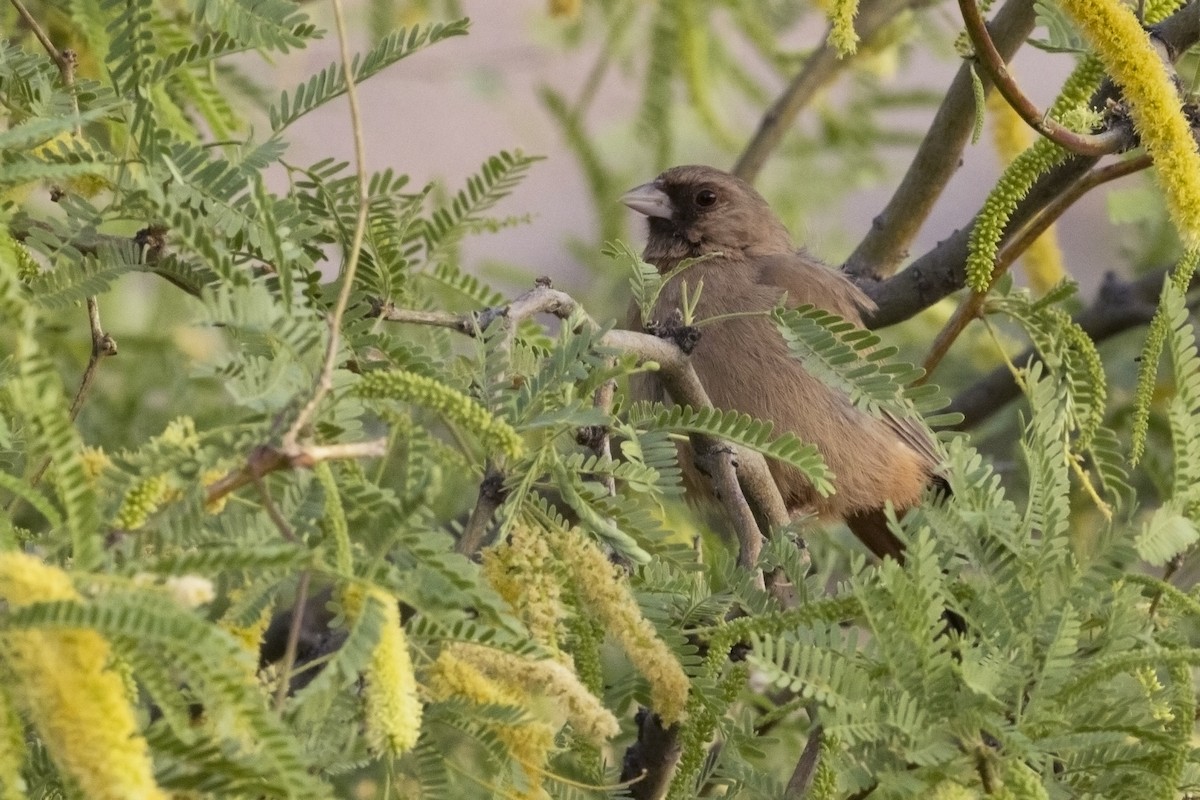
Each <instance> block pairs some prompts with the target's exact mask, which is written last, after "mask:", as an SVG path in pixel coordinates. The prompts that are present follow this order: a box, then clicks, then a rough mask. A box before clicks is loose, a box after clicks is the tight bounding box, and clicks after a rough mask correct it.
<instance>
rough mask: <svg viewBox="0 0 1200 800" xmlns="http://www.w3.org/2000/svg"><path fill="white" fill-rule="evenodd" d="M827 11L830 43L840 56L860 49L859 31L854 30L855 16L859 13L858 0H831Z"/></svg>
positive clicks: (824, 4) (851, 53)
mask: <svg viewBox="0 0 1200 800" xmlns="http://www.w3.org/2000/svg"><path fill="white" fill-rule="evenodd" d="M822 5H823V6H827V8H826V10H825V13H826V15H827V16H828V17H829V43H830V44H831V45H833V47H834V49H835V50H837V51H838V55H839V56H843V57H844V56H849V55H853V54H854V52H855V51H856V50H858V33H857V32H856V31H855V30H854V17H855V16H856V15H857V14H858V0H830V2H829V3H827V4H826V3H823V4H822Z"/></svg>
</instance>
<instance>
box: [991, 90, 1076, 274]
mask: <svg viewBox="0 0 1200 800" xmlns="http://www.w3.org/2000/svg"><path fill="white" fill-rule="evenodd" d="M987 110H988V114H989V116H991V118H992V140H993V142H994V143H995V145H996V153H997V154H998V155H999V156H1000V160H1001V162H1002V163H1004V164H1008V163H1009V162H1011V161H1012V160H1013V159H1014V158H1016V157H1017V156H1018V155H1020V154H1021V153H1023V152H1025V149H1026V148H1028V147H1029V146H1030V145H1031V144H1033V130H1032V129H1031V128H1030V127H1029V126H1028V125H1026V124H1025V120H1023V119H1021V115H1020V114H1018V113H1017V112H1016V111H1014V110H1013V108H1012V106H1010V105H1009V104H1008V101H1007V100H1005V99H1004V96H1003V95H1001V94H1000V93H999V92H992V93H991V94H989V95H988V98H987ZM1021 260H1022V263H1023V264H1024V266H1025V275H1026V277H1028V279H1029V285H1030V286H1032V287H1033V290H1034V292H1036V293H1037V294H1038V295H1042V294H1045V293H1046V292H1047V291H1048V290H1049V289H1050V288H1051V287H1053V286H1054V285H1055V284H1057V283H1058V282H1059V281H1061V280H1062V279H1063V278H1064V277H1066V270H1065V269H1064V268H1063V260H1062V250H1061V249H1060V248H1059V246H1058V234H1057V232H1056V230H1055V226H1054V225H1051V226H1050V227H1049V228H1047V229H1046V232H1045V233H1043V234H1042V235H1041V236H1039V237H1038V238H1037V239H1036V240H1034V242H1033V244H1031V245H1030V246H1029V249H1027V250H1026V251H1025V254H1024V255H1023V256H1022V258H1021Z"/></svg>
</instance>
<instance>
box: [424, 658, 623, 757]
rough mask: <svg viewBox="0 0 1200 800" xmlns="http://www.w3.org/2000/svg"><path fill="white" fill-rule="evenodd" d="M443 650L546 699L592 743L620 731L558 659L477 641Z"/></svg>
mask: <svg viewBox="0 0 1200 800" xmlns="http://www.w3.org/2000/svg"><path fill="white" fill-rule="evenodd" d="M446 649H447V650H448V651H449V652H450V653H451V654H452V655H453V656H454V657H456V658H458V659H460V660H462V661H465V662H467V663H469V664H471V665H472V666H474V667H477V668H478V669H479V670H480V671H482V672H483V673H484V674H485V675H487V676H488V677H491V678H494V679H496V680H497V681H499V682H500V683H502V684H505V685H508V686H519V687H520V688H521V689H522V690H523V691H524V692H525V693H526V694H535V693H536V694H542V695H545V696H546V697H548V698H550V699H551V700H552V701H553V702H554V703H555V705H556V707H558V708H560V709H562V710H564V711H565V712H566V714H567V719H568V721H569V722H570V723H571V727H572V728H574V729H575V731H576V732H577V733H578V734H580V735H581V736H583V737H585V738H587V739H590V740H592V741H593V742H595V743H600V742H604V741H607V740H608V739H611V738H612V737H614V736H616V735H617V733H619V732H620V724H619V723H618V722H617V718H616V717H614V716H613V715H612V712H610V711H609V710H608V709H607V708H605V707H604V706H603V705H601V704H600V701H599V700H597V699H596V698H595V696H593V695H592V693H591V692H589V691H588V690H587V687H585V686H584V685H583V684H582V683H580V681H579V678H578V676H576V675H575V673H574V672H572V671H571V670H570V669H568V668H567V667H565V666H563V665H562V664H561V663H559V662H558V661H555V660H553V659H549V658H547V659H542V660H539V661H533V660H531V659H528V658H522V657H521V656H517V655H513V654H512V653H507V652H505V651H503V650H497V649H495V648H492V647H485V646H483V645H478V644H466V643H456V644H451V645H448V646H447V648H446Z"/></svg>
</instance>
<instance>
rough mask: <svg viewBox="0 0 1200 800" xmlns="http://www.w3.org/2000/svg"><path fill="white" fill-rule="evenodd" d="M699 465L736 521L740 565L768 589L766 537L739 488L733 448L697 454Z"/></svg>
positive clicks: (734, 523) (759, 586)
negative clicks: (762, 559)
mask: <svg viewBox="0 0 1200 800" xmlns="http://www.w3.org/2000/svg"><path fill="white" fill-rule="evenodd" d="M696 462H697V465H698V466H699V467H700V470H701V472H703V474H705V475H707V476H708V479H709V480H710V481H712V484H713V490H714V493H715V494H716V496H717V499H718V500H720V501H721V505H723V506H724V507H725V511H726V513H727V514H728V515H729V517H730V519H731V521H732V522H733V529H734V532H735V533H736V535H737V537H738V559H737V563H738V566H739V567H741V568H743V569H745V570H750V571H752V572H753V573H754V580H755V583H756V585H757V586H758V588H759V589H766V584H765V583H764V581H763V574H762V570H760V569H759V568H758V559H759V556H760V555H762V543H763V535H762V532H761V531H760V530H759V528H758V523H757V522H756V521H755V519H754V511H753V510H751V508H750V504H749V503H747V502H746V496H745V495H744V494H742V487H741V486H739V485H738V476H737V462H736V461H734V455H733V450H732V448H730V447H728V446H724V447H720V448H718V449H716V450H712V451H709V452H707V453H697V454H696Z"/></svg>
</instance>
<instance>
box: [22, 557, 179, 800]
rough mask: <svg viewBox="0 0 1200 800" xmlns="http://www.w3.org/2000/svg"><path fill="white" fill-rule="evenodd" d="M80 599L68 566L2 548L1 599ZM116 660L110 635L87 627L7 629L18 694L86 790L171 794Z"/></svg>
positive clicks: (108, 799) (101, 794)
mask: <svg viewBox="0 0 1200 800" xmlns="http://www.w3.org/2000/svg"><path fill="white" fill-rule="evenodd" d="M77 599H79V595H78V593H77V592H76V591H75V588H74V587H73V586H72V585H71V579H70V577H68V576H67V574H66V573H65V572H63V571H62V570H59V569H57V568H55V567H51V566H48V565H46V564H44V563H42V562H41V561H40V560H38V559H36V558H34V557H33V556H29V555H26V554H24V553H19V552H15V551H10V552H5V553H0V600H3V601H4V602H7V603H8V605H9V606H10V607H12V608H19V607H21V606H25V605H28V604H30V603H37V602H42V601H50V600H77ZM111 660H112V654H111V651H110V649H109V646H108V642H106V641H105V640H104V638H103V637H101V636H100V635H99V634H98V633H96V632H95V631H91V630H87V629H67V630H61V629H50V630H38V629H29V630H12V631H10V632H8V633H5V634H4V635H3V636H0V661H3V663H4V666H5V667H6V668H7V670H6V671H8V672H10V673H11V677H12V681H11V683H10V684H9V685H10V687H11V688H12V690H13V691H14V692H15V700H16V701H17V703H18V704H19V705H20V706H21V708H22V709H23V710H24V711H25V713H26V714H27V715H28V716H29V719H30V720H31V721H32V722H33V725H34V727H35V728H37V730H38V733H39V734H40V736H41V739H42V741H43V742H44V743H45V745H46V749H47V751H48V752H49V753H50V757H51V758H52V759H53V760H54V763H55V764H56V765H58V768H59V769H61V770H62V771H63V772H64V773H65V774H67V775H69V776H70V777H71V779H72V780H73V781H74V782H75V784H76V785H77V786H78V787H79V791H80V794H81V795H82V796H83V797H85V798H88V800H129V798H138V800H158V799H159V798H162V800H166V797H167V795H166V794H165V793H164V792H162V791H161V790H160V789H159V788H158V786H157V785H156V784H155V783H154V774H153V769H152V767H151V763H150V754H149V749H148V747H147V745H146V740H145V739H144V738H142V736H141V735H139V734H138V732H137V726H136V723H135V720H134V712H133V709H132V708H131V707H130V705H129V701H128V700H127V698H126V695H125V685H124V683H123V682H122V680H121V677H120V675H118V674H117V673H116V672H114V671H113V670H112V669H111V668H110V667H109V664H110V662H111Z"/></svg>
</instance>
